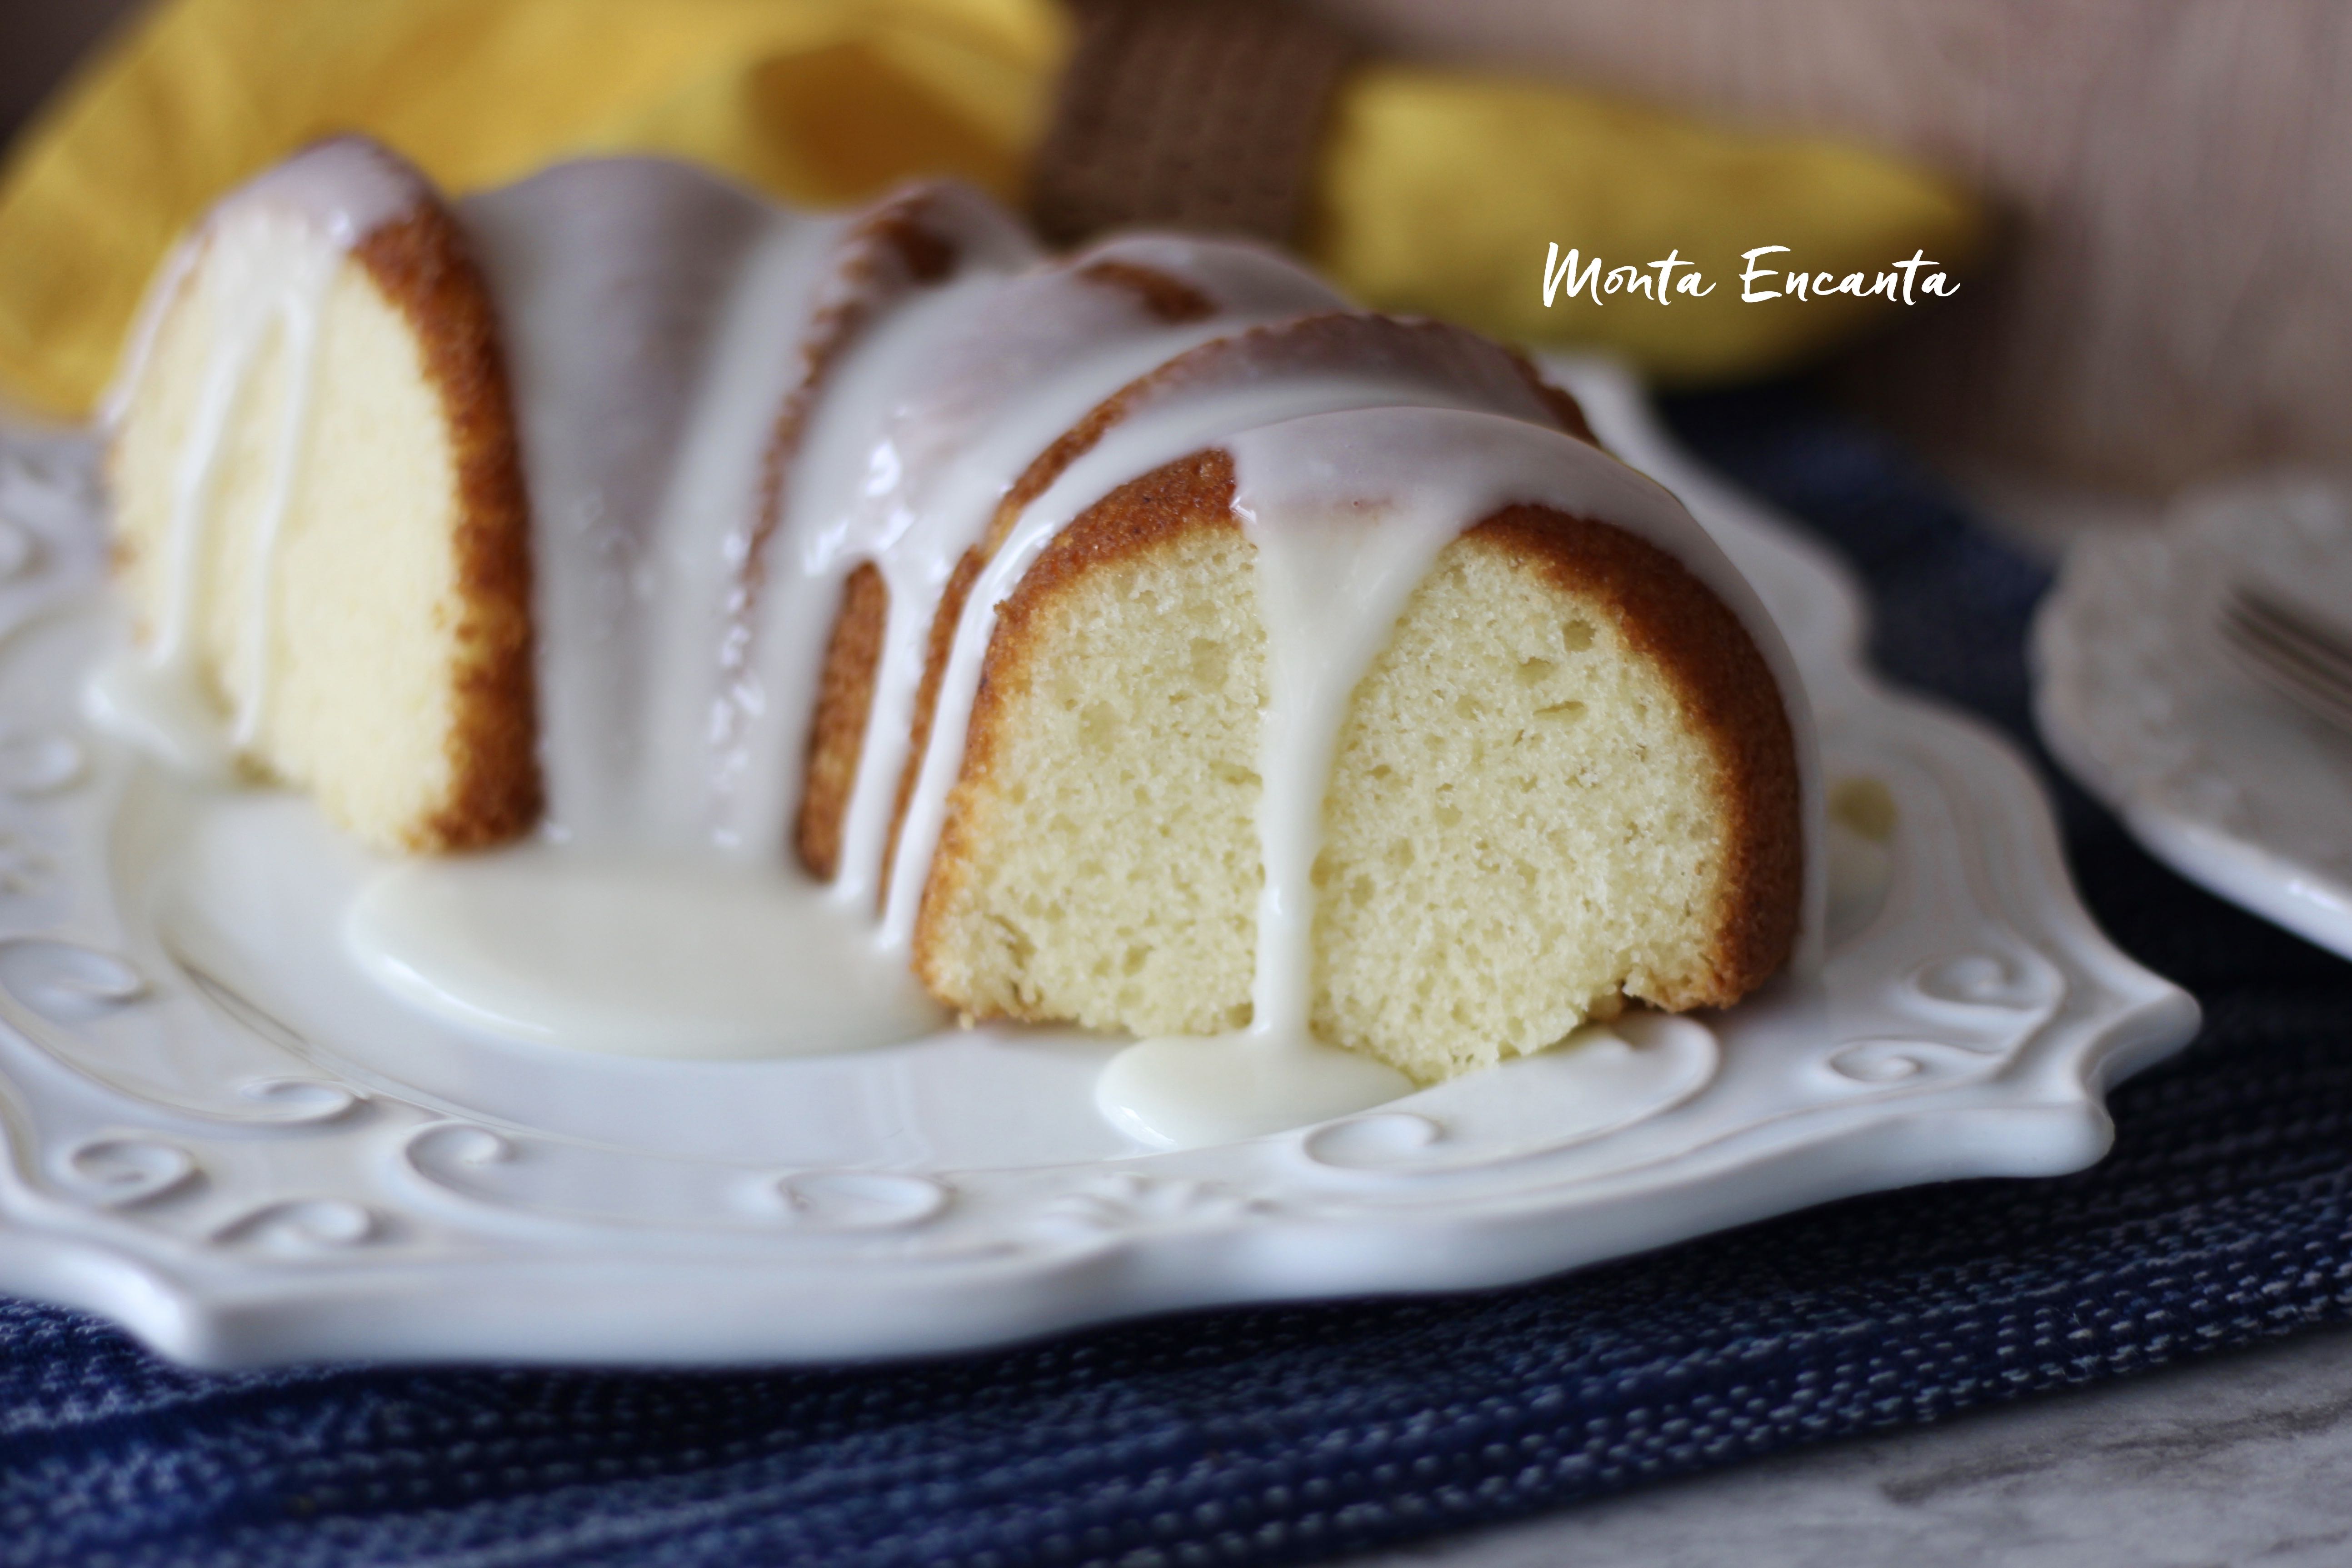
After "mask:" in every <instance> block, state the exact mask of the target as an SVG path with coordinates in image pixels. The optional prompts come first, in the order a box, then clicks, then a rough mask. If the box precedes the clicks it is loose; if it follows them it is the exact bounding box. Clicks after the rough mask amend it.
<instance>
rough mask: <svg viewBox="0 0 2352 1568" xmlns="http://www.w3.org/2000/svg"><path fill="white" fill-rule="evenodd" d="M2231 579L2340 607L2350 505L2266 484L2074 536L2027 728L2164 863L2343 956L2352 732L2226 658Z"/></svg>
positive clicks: (2293, 481) (2350, 601)
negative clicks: (2149, 522)
mask: <svg viewBox="0 0 2352 1568" xmlns="http://www.w3.org/2000/svg"><path fill="white" fill-rule="evenodd" d="M2239 583H2248V584H2254V585H2257V586H2265V585H2266V586H2269V587H2271V588H2273V590H2284V593H2285V594H2286V595H2287V596H2288V597H2290V598H2293V599H2298V600H2303V601H2306V602H2308V603H2310V604H2311V605H2315V606H2321V607H2326V606H2331V605H2332V606H2337V607H2339V608H2341V607H2344V606H2352V501H2347V497H2346V494H2345V492H2344V491H2343V490H2342V489H2337V488H2335V487H2332V486H2329V485H2327V484H2325V483H2321V482H2319V481H2316V480H2314V479H2302V478H2291V477H2278V478H2273V479H2265V480H2261V481H2256V482H2251V483H2244V484H2239V485H2234V486H2231V487H2230V488H2227V489H2216V490H2210V491H2206V492H2203V493H2201V494H2198V495H2193V496H2191V497H2189V498H2188V499H2186V500H2183V501H2182V502H2181V503H2180V504H2179V506H2177V507H2176V508H2175V509H2174V510H2173V511H2172V512H2171V513H2170V514H2169V515H2168V518H2167V519H2166V521H2165V523H2164V526H2163V527H2162V528H2160V529H2156V530H2137V529H2135V530H2123V529H2116V530H2110V531H2101V532H2092V533H2085V534H2084V535H2082V536H2081V537H2079V538H2078V539H2077V540H2076V541H2075V542H2074V545H2073V547H2072V548H2071V549H2069V550H2068V552H2067V554H2066V563H2065V567H2064V569H2063V572H2062V573H2061V574H2060V575H2059V580H2058V586H2057V588H2056V589H2055V590H2054V591H2053V593H2052V594H2051V595H2050V596H2049V598H2048V599H2047V600H2045V601H2044V602H2043V604H2042V610H2041V613H2040V615H2039V616H2037V617H2036V618H2035V621H2034V626H2033V663H2034V713H2035V717H2036V718H2037V719H2038V720H2039V721H2040V723H2041V726H2042V739H2043V740H2044V741H2046V742H2048V743H2049V746H2050V750H2051V752H2052V753H2053V754H2054V755H2055V756H2056V757H2057V758H2058V760H2059V761H2060V762H2062V763H2064V764H2065V765H2066V769H2067V771H2068V772H2070V773H2073V774H2074V776H2075V777H2076V778H2078V779H2080V780H2081V781H2082V783H2083V784H2084V787H2085V788H2087V789H2088V790H2090V792H2091V793H2092V794H2094V795H2097V796H2098V797H2099V798H2100V799H2101V800H2103V801H2105V803H2106V804H2107V805H2109V806H2110V807H2112V808H2113V809H2114V810H2115V812H2116V815H2118V816H2121V817H2122V818H2123V820H2124V823H2125V825H2126V826H2128V827H2129V828H2130V829H2131V831H2132V833H2133V835H2134V836H2135V837H2137V838H2138V839H2139V841H2140V842H2141V843H2142V844H2144V845H2146V846H2147V848H2148V850H2149V851H2150V852H2151V853H2153V854H2154V855H2156V856H2157V857H2158V858H2159V859H2162V860H2163V861H2165V862H2166V863H2167V864H2168V865H2170V866H2171V867H2172V868H2173V869H2175V870H2177V871H2179V873H2180V874H2181V875H2182V876H2184V877H2187V878H2189V879H2190V880H2191V881H2194V882H2198V883H2200V884H2202V885H2203V886H2205V887H2207V888H2210V889H2212V890H2213V891H2215V892H2217V893H2219V894H2221V896H2222V897H2223V898H2225V899H2230V900H2233V901H2235V902H2237V903H2240V904H2242V905H2244V906H2245V907H2246V908H2247V909H2250V910H2253V911H2254V912H2255V913H2256V914H2258V915H2261V916H2263V918H2264V919H2266V920H2271V921H2276V922H2278V923H2279V924H2280V925H2283V926H2284V927H2286V928H2287V930H2289V931H2294V932H2297V933H2298V934H2300V935H2303V936H2305V937H2308V938H2310V939H2311V940H2312V941H2313V942H2318V943H2319V944H2320V945H2321V946H2323V947H2327V948H2331V949H2333V950H2334V951H2336V952H2340V953H2343V954H2345V955H2346V956H2347V957H2352V736H2347V735H2345V734H2343V733H2341V732H2339V731H2335V730H2333V729H2330V728H2329V727H2328V726H2327V725H2326V724H2324V723H2322V722H2320V721H2318V720H2316V719H2313V718H2310V717H2308V716H2307V715H2305V713H2303V712H2302V711H2301V710H2298V709H2297V708H2295V707H2294V704H2292V703H2290V702H2288V701H2287V700H2285V699H2284V698H2282V697H2278V696H2275V695H2273V693H2272V692H2270V691H2269V690H2268V689H2265V688H2263V686H2262V685H2261V684H2259V683H2258V682H2256V681H2254V680H2253V679H2251V678H2249V677H2248V676H2246V675H2244V674H2242V673H2241V672H2240V671H2239V669H2238V668H2236V667H2235V666H2233V665H2232V664H2231V663H2230V662H2229V660H2228V658H2226V656H2225V655H2224V654H2223V652H2222V648H2221V636H2220V632H2219V626H2220V620H2221V602H2222V599H2223V597H2224V596H2225V595H2227V594H2228V592H2229V591H2230V589H2231V586H2232V585H2234V584H2239Z"/></svg>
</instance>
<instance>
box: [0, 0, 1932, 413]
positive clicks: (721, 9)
mask: <svg viewBox="0 0 2352 1568" xmlns="http://www.w3.org/2000/svg"><path fill="white" fill-rule="evenodd" d="M1068 39H1069V26H1068V22H1067V18H1066V16H1064V15H1063V13H1062V12H1061V10H1060V9H1059V8H1058V6H1057V5H1055V0H163V3H162V4H159V5H156V6H154V7H153V8H152V9H151V10H150V11H149V12H147V13H146V14H145V15H144V16H142V18H140V19H139V21H138V22H137V23H136V24H135V25H134V26H131V28H129V29H128V30H127V31H125V32H124V33H123V34H121V36H120V37H117V39H116V40H115V41H114V42H113V43H112V45H111V46H110V47H107V48H105V49H103V50H101V51H100V53H99V54H98V55H97V56H96V57H95V58H93V59H92V60H91V61H90V62H89V64H88V65H87V66H86V67H85V68H84V69H83V70H82V72H81V73H80V75H79V77H78V78H77V79H75V80H74V81H73V82H71V83H70V84H69V85H68V88H67V89H66V90H65V91H64V92H63V93H61V94H60V95H59V96H58V98H57V99H56V100H54V101H53V102H52V103H51V104H50V105H49V106H48V107H47V110H45V112H44V113H43V115H42V116H41V117H40V118H39V119H38V120H37V121H36V122H35V123H34V124H33V125H32V127H31V128H30V129H29V130H28V131H27V132H26V133H25V134H24V135H23V136H22V137H21V138H19V140H18V141H17V142H16V145H15V147H14V148H13V149H12V151H11V153H10V155H9V157H8V160H7V163H6V164H5V168H0V399H8V400H13V401H14V402H16V403H17V404H20V405H28V406H30V407H32V408H34V409H36V410H40V411H45V412H48V413H52V414H58V415H66V416H72V415H78V414H79V413H81V412H83V411H84V410H86V409H87V408H88V407H89V405H90V403H91V402H92V401H93V399H94V398H95V396H96V395H97V394H98V392H99V391H100V388H101V387H102V386H103V385H104V384H105V382H106V380H107V378H108V377H109V375H110V374H111V371H112V368H113V364H114V360H115V356H116V354H117V353H118V352H119V349H120V346H121V340H122V336H123V333H124V331H125V329H126V327H127V325H128V323H129V321H130V320H131V315H132V313H133V311H134V310H135V308H136V306H137V303H138V299H139V295H140V293H141V291H142V289H143V288H144V287H145V284H146V281H147V279H148V277H149V275H150V274H151V272H152V269H153V268H154V266H155V264H156V262H157V261H158V260H159V259H160V258H162V256H163V253H164V251H165V249H166V248H167V247H169V245H170V244H171V241H172V240H173V237H174V236H176V235H177V234H178V233H179V232H180V231H181V230H182V229H183V228H184V226H186V225H187V224H188V223H189V222H190V221H191V220H192V219H193V218H194V217H195V216H197V215H198V214H200V213H201V212H202V211H203V210H204V208H205V205H207V204H208V203H209V202H211V200H212V199H213V198H214V197H215V196H217V195H219V194H220V193H221V192H223V191H225V190H226V189H227V188H228V187H229V186H231V185H233V184H236V182H238V181H239V180H242V179H244V178H245V177H247V175H249V174H253V173H255V172H256V171H257V170H260V169H262V168H265V167H267V166H268V164H270V163H274V162H276V161H277V160H278V159H279V158H281V157H283V156H285V155H286V154H287V153H289V152H291V151H293V150H294V149H295V148H297V147H299V146H300V145H302V144H303V143H304V142H309V141H310V140H313V139H315V138H317V137H319V136H321V135H325V134H328V133H331V132H337V131H347V130H357V131H364V132H369V133H371V134H373V135H375V136H377V137H380V138H381V139H383V141H385V142H390V143H391V144H392V145H394V146H395V147H397V148H399V149H400V150H401V151H403V152H404V153H407V154H408V155H409V156H410V157H412V158H414V159H415V160H416V162H417V163H420V164H421V165H422V166H423V167H424V168H425V171H426V172H427V173H429V174H432V175H433V176H434V177H435V178H436V180H438V181H440V182H441V183H442V184H444V185H445V186H446V187H447V188H449V189H452V190H456V191H465V190H470V189H474V188H478V187H480V186H484V185H489V184H499V183H500V182H503V181H506V180H509V179H513V178H515V177H517V176H519V175H520V174H525V173H527V172H528V171H530V170H531V169H533V168H535V167H537V166H539V165H540V164H542V163H547V162H550V161H551V160H552V159H555V158H557V157H560V156H563V155H566V154H571V153H583V152H612V151H619V150H624V149H628V150H640V151H648V150H649V151H659V152H667V153H675V154H677V155H680V156H685V157H690V158H695V159H698V160H700V161H702V162H703V163H708V164H711V165H714V166H716V167H718V168H719V169H722V170H725V171H728V172H730V173H731V174H736V175H738V176H740V177H741V178H743V179H745V180H747V181H749V182H751V183H752V184H757V185H759V186H761V187H762V188H764V189H767V190H769V191H772V192H773V193H774V194H776V195H781V196H784V197H787V198H790V199H793V200H796V201H801V202H808V203H824V204H837V203H843V202H848V201H853V200H856V199H857V198H859V197H862V196H865V195H870V194H872V193H874V192H877V191H878V190H880V189H882V188H883V187H885V186H887V185H888V184H892V183H893V182H895V181H897V180H899V179H901V178H904V177H906V176H908V175H910V174H924V173H950V174H961V175H962V176H964V177H965V178H968V179H971V180H972V181H974V182H976V183H977V184H981V185H982V186H984V187H986V188H988V189H990V190H992V191H993V192H995V193H996V194H998V195H1002V196H1005V197H1008V198H1014V199H1017V197H1018V195H1019V186H1020V179H1021V171H1022V169H1023V168H1024V164H1025V163H1026V160H1027V156H1028V153H1029V150H1030V149H1031V148H1032V147H1033V146H1034V145H1035V143H1036V141H1037V138H1038V136H1039V135H1040V134H1041V132H1043V129H1044V125H1045V117H1046V115H1047V113H1048V111H1049V110H1050V107H1051V100H1052V88H1053V82H1054V79H1055V72H1056V71H1057V70H1058V69H1059V67H1060V63H1061V60H1062V58H1063V57H1064V54H1065V52H1066V48H1067V46H1068ZM1323 160H1324V162H1323V166H1322V168H1321V170H1320V171H1319V173H1320V179H1319V182H1318V198H1317V200H1318V209H1317V214H1316V219H1315V223H1314V237H1313V239H1312V241H1311V243H1310V248H1311V250H1312V252H1313V256H1314V259H1315V260H1316V261H1318V263H1319V264H1320V265H1321V266H1322V267H1323V268H1325V269H1326V270H1328V272H1329V273H1330V274H1331V275H1332V276H1333V277H1334V278H1335V279H1338V280H1339V282H1340V283H1341V285H1342V286H1343V287H1347V288H1349V289H1352V290H1353V291H1355V292H1356V293H1357V294H1358V295H1359V297H1360V298H1361V299H1362V300H1364V301H1365V302H1367V303H1368V304H1371V305H1375V306H1381V307H1387V308H1393V309H1402V310H1424V311H1428V312H1431V313H1433V314H1439V315H1444V316H1450V317H1453V318H1455V319H1458V320H1462V321H1467V322H1470V323H1472V324H1474V325H1477V326H1481V327H1485V328H1487V329H1488V330H1490V331H1496V332H1499V333H1501V334H1502V335H1505V336H1507V337H1512V338H1517V339H1521V340H1527V341H1538V340H1551V341H1572V342H1594V343H1600V344H1603V345H1607V346H1612V347H1615V348H1618V349H1620V350H1622V351H1623V352H1625V353H1628V354H1629V355H1630V356H1632V357H1633V359H1634V360H1636V361H1637V362H1638V363H1641V364H1643V366H1645V367H1647V368H1649V369H1650V370H1652V371H1654V372H1655V373H1658V374H1664V375H1667V376H1671V377H1676V378H1681V379H1692V378H1708V377H1725V376H1738V375H1743V374H1755V373H1759V372H1761V371H1765V370H1769V369H1772V368H1776V367H1778V366H1780V365H1782V364H1785V363H1790V361H1791V360H1793V359H1796V358H1800V357H1802V356H1803V355H1805V354H1808V353H1813V352H1816V351H1817V350H1819V349H1820V348H1821V347H1822V346H1823V345H1824V344H1826V343H1828V342H1831V341H1833V340H1835V339H1838V338H1841V337H1843V336H1846V335H1849V334H1850V333H1851V332H1852V331H1853V328H1854V326H1855V324H1856V322H1857V321H1858V320H1862V319H1864V318H1867V317H1869V316H1870V315H1871V314H1872V312H1873V311H1874V310H1875V311H1876V312H1877V313H1879V314H1881V315H1884V314H1885V313H1886V312H1887V311H1890V310H1894V309H1896V307H1889V306H1886V305H1884V304H1883V303H1876V302H1874V303H1873V304H1871V305H1860V306H1858V305H1856V304H1855V303H1854V302H1853V301H1839V302H1822V303H1809V304H1805V305H1793V304H1791V303H1790V302H1789V301H1780V302H1777V303H1776V304H1774V305H1750V306H1741V305H1738V304H1737V303H1735V302H1734V300H1736V298H1737V295H1738V285H1737V283H1736V282H1729V281H1728V279H1729V276H1730V274H1732V273H1734V272H1736V271H1737V270H1738V267H1739V265H1740V264H1739V262H1738V259H1737V258H1738V252H1739V251H1741V250H1743V249H1746V248H1748V247H1750V246H1754V245H1762V244H1785V245H1789V246H1790V247H1792V251H1793V253H1794V255H1795V256H1796V257H1799V258H1802V259H1803V261H1804V263H1805V264H1806V265H1807V266H1809V267H1818V268H1824V269H1827V270H1830V271H1832V272H1843V271H1849V270H1853V269H1857V268H1880V267H1884V266H1885V264H1886V263H1887V262H1889V261H1891V260H1894V259H1895V258H1900V257H1906V256H1909V255H1910V254H1911V253H1912V252H1913V251H1914V250H1915V249H1916V248H1919V247H1926V249H1927V253H1928V254H1929V255H1930V256H1931V257H1934V258H1937V259H1938V260H1942V261H1950V262H1958V261H1961V260H1963V259H1965V256H1966V253H1967V252H1968V251H1969V249H1971V248H1972V247H1973V246H1974V243H1975V238H1976V235H1977V232H1978V224H1977V217H1976V214H1975V211H1974V209H1973V208H1972V207H1971V206H1970V205H1969V204H1968V203H1967V202H1966V201H1965V200H1964V199H1962V198H1961V197H1959V196H1958V195H1956V194H1955V193H1954V192H1952V191H1951V190H1950V189H1949V188H1948V186H1946V185H1945V184H1942V183H1941V182H1939V181H1937V180H1935V179H1933V178H1931V177H1928V176H1927V175H1924V174H1920V173H1918V172H1916V171H1914V170H1911V169H1908V168H1906V167H1904V166H1902V165H1899V164H1895V163H1891V162H1889V161H1887V160H1885V159H1882V158H1878V157H1875V156H1874V155H1870V154H1866V153H1860V152H1856V151H1853V150H1851V149H1846V148H1841V147H1837V146H1833V145H1830V144H1827V143H1820V142H1801V141H1796V140H1792V139H1784V138H1773V139H1767V138H1760V137H1748V136H1740V135H1735V134H1731V133H1727V132H1720V131H1715V130H1709V129H1706V128H1703V127H1701V126H1698V125H1696V124H1692V123H1690V122H1688V121H1681V120H1677V119H1675V118H1672V117H1669V116H1664V115H1659V114H1653V113H1648V112H1644V111H1640V110H1632V109H1628V108H1624V107H1622V106H1616V105H1612V104H1610V103H1607V102H1603V101H1599V100H1594V99H1592V98H1590V97H1588V96H1581V95H1578V94H1575V93H1571V92H1568V91H1564V90H1561V89H1551V88H1545V87H1538V86H1532V85H1520V84H1510V83H1503V82H1497V81H1494V80H1491V79H1477V78H1474V77H1470V76H1466V75H1463V74H1460V73H1453V72H1446V71H1441V70H1435V69H1426V68H1409V67H1403V66H1394V65H1386V66H1380V67H1375V68H1366V69H1363V70H1360V71H1358V72H1356V73H1355V74H1354V75H1353V76H1352V77H1351V78H1350V79H1349V81H1348V82H1347V83H1346V85H1345V86H1344V87H1343V88H1342V89H1341V95H1340V100H1339V104H1338V105H1337V107H1336V110H1335V115H1334V124H1333V129H1332V132H1331V134H1330V136H1329V138H1328V142H1327V144H1326V147H1325V150H1324V153H1323ZM1551 241H1558V242H1559V244H1560V245H1561V246H1562V247H1568V246H1576V247H1580V249H1581V251H1582V252H1583V254H1585V255H1586V256H1588V257H1589V256H1591V254H1594V253H1596V252H1598V253H1600V254H1601V255H1603V256H1604V257H1606V258H1607V259H1608V261H1609V262H1610V263H1611V264H1612V265H1617V264H1620V263H1632V264H1634V265H1641V264H1644V263H1647V262H1649V261H1651V260H1653V259H1655V258H1658V257H1661V256H1664V254H1665V253H1666V251H1667V249H1668V248H1669V247H1676V248H1679V249H1680V251H1681V253H1682V255H1683V257H1684V258H1685V260H1689V261H1694V262H1696V263H1697V264H1699V265H1700V266H1702V267H1704V268H1706V269H1707V271H1708V274H1709V277H1710V279H1711V280H1712V281H1714V282H1715V283H1716V285H1717V288H1716V290H1715V292H1714V294H1712V295H1711V296H1709V297H1708V298H1706V300H1691V299H1688V298H1677V299H1676V300H1675V302H1674V303H1673V304H1672V305H1671V306H1669V307H1667V308H1664V309H1660V308H1658V307H1657V306H1655V305H1653V304H1651V303H1649V302H1648V301H1646V300H1626V299H1622V298H1618V299H1612V300H1608V302H1607V303H1605V304H1604V305H1601V306H1598V307H1596V306H1592V305H1590V304H1588V303H1586V302H1584V301H1582V300H1579V301H1577V302H1575V303H1573V304H1567V305H1562V306H1559V307H1555V308H1553V309H1551V310H1546V309H1545V308H1544V306H1543V303H1542V299H1541V293H1542V289H1541V273H1542V270H1543V259H1544V254H1545V247H1546V245H1547V244H1548V243H1549V242H1551ZM1792 264H1793V263H1792Z"/></svg>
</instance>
